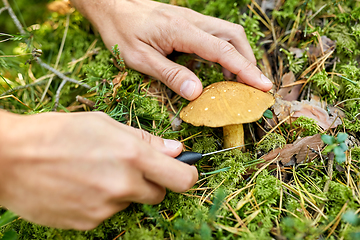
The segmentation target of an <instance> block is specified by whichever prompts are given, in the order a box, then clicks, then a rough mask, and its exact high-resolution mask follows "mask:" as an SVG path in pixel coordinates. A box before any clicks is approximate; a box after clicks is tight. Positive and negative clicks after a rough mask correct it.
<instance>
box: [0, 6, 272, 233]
mask: <svg viewBox="0 0 360 240" xmlns="http://www.w3.org/2000/svg"><path fill="white" fill-rule="evenodd" d="M72 3H73V4H74V5H75V7H76V8H78V10H79V11H80V12H82V13H83V14H84V15H85V16H86V17H87V18H88V19H89V20H90V21H91V22H92V23H93V24H94V25H95V26H96V28H97V29H98V30H99V32H100V34H101V36H102V38H103V40H104V42H105V44H106V45H107V47H108V48H111V47H112V46H113V45H115V44H118V45H119V48H120V51H121V54H122V57H123V58H124V60H125V62H126V64H127V65H128V66H129V67H132V68H134V69H136V70H138V71H140V72H143V73H145V74H149V75H152V76H154V77H156V78H158V79H160V80H161V81H162V82H164V83H165V84H166V85H167V86H169V87H170V88H171V89H173V90H174V91H175V92H177V93H178V94H180V95H182V96H183V97H184V98H187V99H189V100H192V99H195V98H196V97H197V96H199V94H200V93H201V91H202V86H201V83H200V81H199V79H198V78H197V77H196V76H195V74H193V73H192V72H191V71H189V70H188V69H187V68H185V67H183V66H180V65H177V64H175V63H173V62H171V61H170V60H168V59H167V58H166V55H168V54H169V53H171V52H172V51H174V50H176V51H180V52H187V53H196V54H197V55H199V56H200V57H203V58H204V59H207V60H210V61H214V62H218V63H220V64H221V65H222V66H223V67H224V68H226V69H228V70H229V71H230V72H231V73H233V74H235V75H236V76H237V79H238V81H241V82H244V83H246V84H249V85H252V86H254V87H257V88H259V89H261V90H263V91H268V90H270V89H271V86H272V83H271V82H270V81H268V80H267V79H266V78H264V77H261V76H263V75H262V74H261V72H260V70H259V69H258V68H257V67H256V66H255V64H256V62H255V58H254V55H253V52H252V50H251V48H250V45H249V43H248V42H247V39H246V36H245V33H244V30H243V28H242V27H241V26H239V25H236V24H232V23H229V22H226V21H223V20H220V19H216V18H212V17H208V16H204V15H201V14H199V13H196V12H194V11H192V10H189V9H186V8H180V7H176V6H170V5H166V4H162V3H158V2H153V1H149V0H133V1H128V0H108V1H105V0H73V1H72ZM181 149H182V146H181V144H180V143H179V142H177V141H169V140H165V139H161V138H159V137H155V136H152V135H150V134H149V133H146V132H144V131H140V130H136V129H134V128H131V127H128V126H126V125H123V124H120V123H118V122H116V121H114V120H112V119H111V118H110V117H108V116H106V115H105V114H102V113H76V114H61V113H45V114H38V115H32V116H19V115H15V114H10V113H7V112H4V111H1V110H0V166H1V168H0V204H1V205H3V206H6V207H7V208H9V209H10V210H12V211H14V212H15V213H17V214H19V215H20V216H22V217H23V218H24V219H26V220H29V221H32V222H35V223H38V224H42V225H46V226H51V227H57V228H64V229H69V228H72V229H79V230H87V229H92V228H94V227H96V226H97V225H98V224H100V223H101V222H102V221H103V220H105V219H106V218H108V217H110V216H112V215H113V214H114V213H116V212H118V211H120V210H122V209H125V208H126V207H127V206H128V205H129V204H130V203H131V202H137V203H146V204H157V203H159V202H161V201H162V200H163V198H164V196H165V189H166V188H168V189H170V190H172V191H176V192H182V191H186V190H187V189H189V188H190V187H192V186H193V185H194V184H195V182H196V180H197V176H198V175H197V170H196V168H195V167H192V166H188V165H186V164H184V163H181V162H179V161H177V160H175V159H174V158H173V157H175V156H177V155H178V154H179V153H180V152H181Z"/></svg>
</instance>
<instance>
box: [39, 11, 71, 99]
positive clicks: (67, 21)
mask: <svg viewBox="0 0 360 240" xmlns="http://www.w3.org/2000/svg"><path fill="white" fill-rule="evenodd" d="M69 21H70V14H67V16H66V25H65V31H64V35H63V38H62V40H61V45H60V49H59V53H58V55H57V58H56V62H55V66H54V69H57V68H58V65H59V62H60V57H61V54H62V52H63V49H64V45H65V40H66V36H67V32H68V29H69ZM52 80H53V77H51V78H50V79H49V81H48V83H47V85H46V87H45V90H44V93H43V95H42V96H41V99H40V101H39V105H40V104H41V103H42V101H44V98H45V96H46V93H47V91H48V90H49V87H50V84H51V82H52Z"/></svg>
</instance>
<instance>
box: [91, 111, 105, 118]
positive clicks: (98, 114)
mask: <svg viewBox="0 0 360 240" xmlns="http://www.w3.org/2000/svg"><path fill="white" fill-rule="evenodd" d="M93 115H94V116H96V117H99V118H107V117H108V115H107V114H106V113H104V112H101V111H95V112H93Z"/></svg>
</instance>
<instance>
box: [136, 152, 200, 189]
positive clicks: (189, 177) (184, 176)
mask: <svg viewBox="0 0 360 240" xmlns="http://www.w3.org/2000/svg"><path fill="white" fill-rule="evenodd" d="M157 154H159V155H158V156H154V157H152V158H151V160H148V161H145V162H143V165H142V166H143V168H142V170H143V172H144V173H145V174H144V176H145V178H146V179H148V180H149V181H152V182H154V183H156V184H158V185H160V186H164V187H166V188H169V189H170V190H172V191H174V192H184V191H187V190H188V189H190V188H191V187H192V186H193V185H194V184H195V183H196V181H197V179H198V172H197V169H196V167H194V166H190V165H188V164H186V163H183V162H180V161H178V160H176V159H174V158H170V157H168V156H166V155H163V154H162V156H163V157H162V156H160V154H161V153H158V152H157Z"/></svg>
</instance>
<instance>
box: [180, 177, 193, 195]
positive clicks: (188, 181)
mask: <svg viewBox="0 0 360 240" xmlns="http://www.w3.org/2000/svg"><path fill="white" fill-rule="evenodd" d="M196 180H197V177H194V175H193V174H188V175H184V176H183V179H182V184H181V186H180V188H179V189H178V192H186V191H187V190H189V189H190V188H191V187H192V186H194V184H195V183H196Z"/></svg>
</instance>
